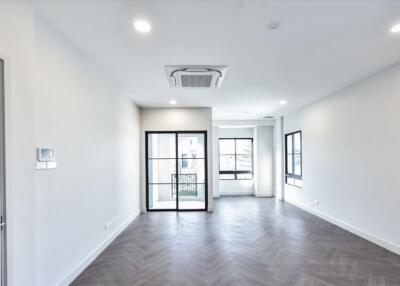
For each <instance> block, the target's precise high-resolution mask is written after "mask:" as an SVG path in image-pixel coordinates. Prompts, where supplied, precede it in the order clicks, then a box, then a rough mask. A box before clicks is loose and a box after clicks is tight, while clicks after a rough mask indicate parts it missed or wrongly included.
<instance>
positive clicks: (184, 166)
mask: <svg viewBox="0 0 400 286" xmlns="http://www.w3.org/2000/svg"><path fill="white" fill-rule="evenodd" d="M205 140H206V136H205V133H179V134H178V170H179V172H178V174H179V184H178V190H179V191H178V208H179V209H180V210H205V208H206V158H205V156H206V148H205Z"/></svg>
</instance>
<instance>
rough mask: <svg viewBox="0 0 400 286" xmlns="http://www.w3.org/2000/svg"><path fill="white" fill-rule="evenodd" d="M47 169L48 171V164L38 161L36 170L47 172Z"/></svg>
mask: <svg viewBox="0 0 400 286" xmlns="http://www.w3.org/2000/svg"><path fill="white" fill-rule="evenodd" d="M46 169H47V164H46V162H39V161H36V170H46Z"/></svg>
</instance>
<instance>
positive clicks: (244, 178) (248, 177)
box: [237, 174, 253, 180]
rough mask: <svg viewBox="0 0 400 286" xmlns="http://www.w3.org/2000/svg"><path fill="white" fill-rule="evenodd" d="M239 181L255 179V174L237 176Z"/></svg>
mask: <svg viewBox="0 0 400 286" xmlns="http://www.w3.org/2000/svg"><path fill="white" fill-rule="evenodd" d="M237 179H238V180H251V179H253V174H237Z"/></svg>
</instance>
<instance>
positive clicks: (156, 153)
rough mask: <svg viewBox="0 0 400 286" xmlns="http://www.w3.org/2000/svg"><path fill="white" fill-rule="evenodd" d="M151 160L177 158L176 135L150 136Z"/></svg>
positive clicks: (149, 149)
mask: <svg viewBox="0 0 400 286" xmlns="http://www.w3.org/2000/svg"><path fill="white" fill-rule="evenodd" d="M148 140H149V141H148V149H147V152H148V154H149V155H148V156H149V158H175V156H176V155H175V134H171V133H166V134H149V136H148Z"/></svg>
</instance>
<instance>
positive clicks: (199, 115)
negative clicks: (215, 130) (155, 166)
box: [140, 107, 213, 211]
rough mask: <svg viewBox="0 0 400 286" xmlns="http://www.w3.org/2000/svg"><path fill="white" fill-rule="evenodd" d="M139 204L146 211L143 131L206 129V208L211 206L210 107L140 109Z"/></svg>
mask: <svg viewBox="0 0 400 286" xmlns="http://www.w3.org/2000/svg"><path fill="white" fill-rule="evenodd" d="M140 113H141V154H142V156H141V178H142V190H141V206H142V211H146V175H145V174H146V173H145V170H146V168H145V155H144V154H145V131H182V130H190V131H191V130H193V131H195V130H198V131H207V151H208V157H207V161H208V185H207V186H208V210H209V211H212V207H213V204H212V202H213V172H212V170H213V168H212V163H213V161H212V154H213V150H212V111H211V108H208V107H207V108H144V109H141V112H140Z"/></svg>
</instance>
